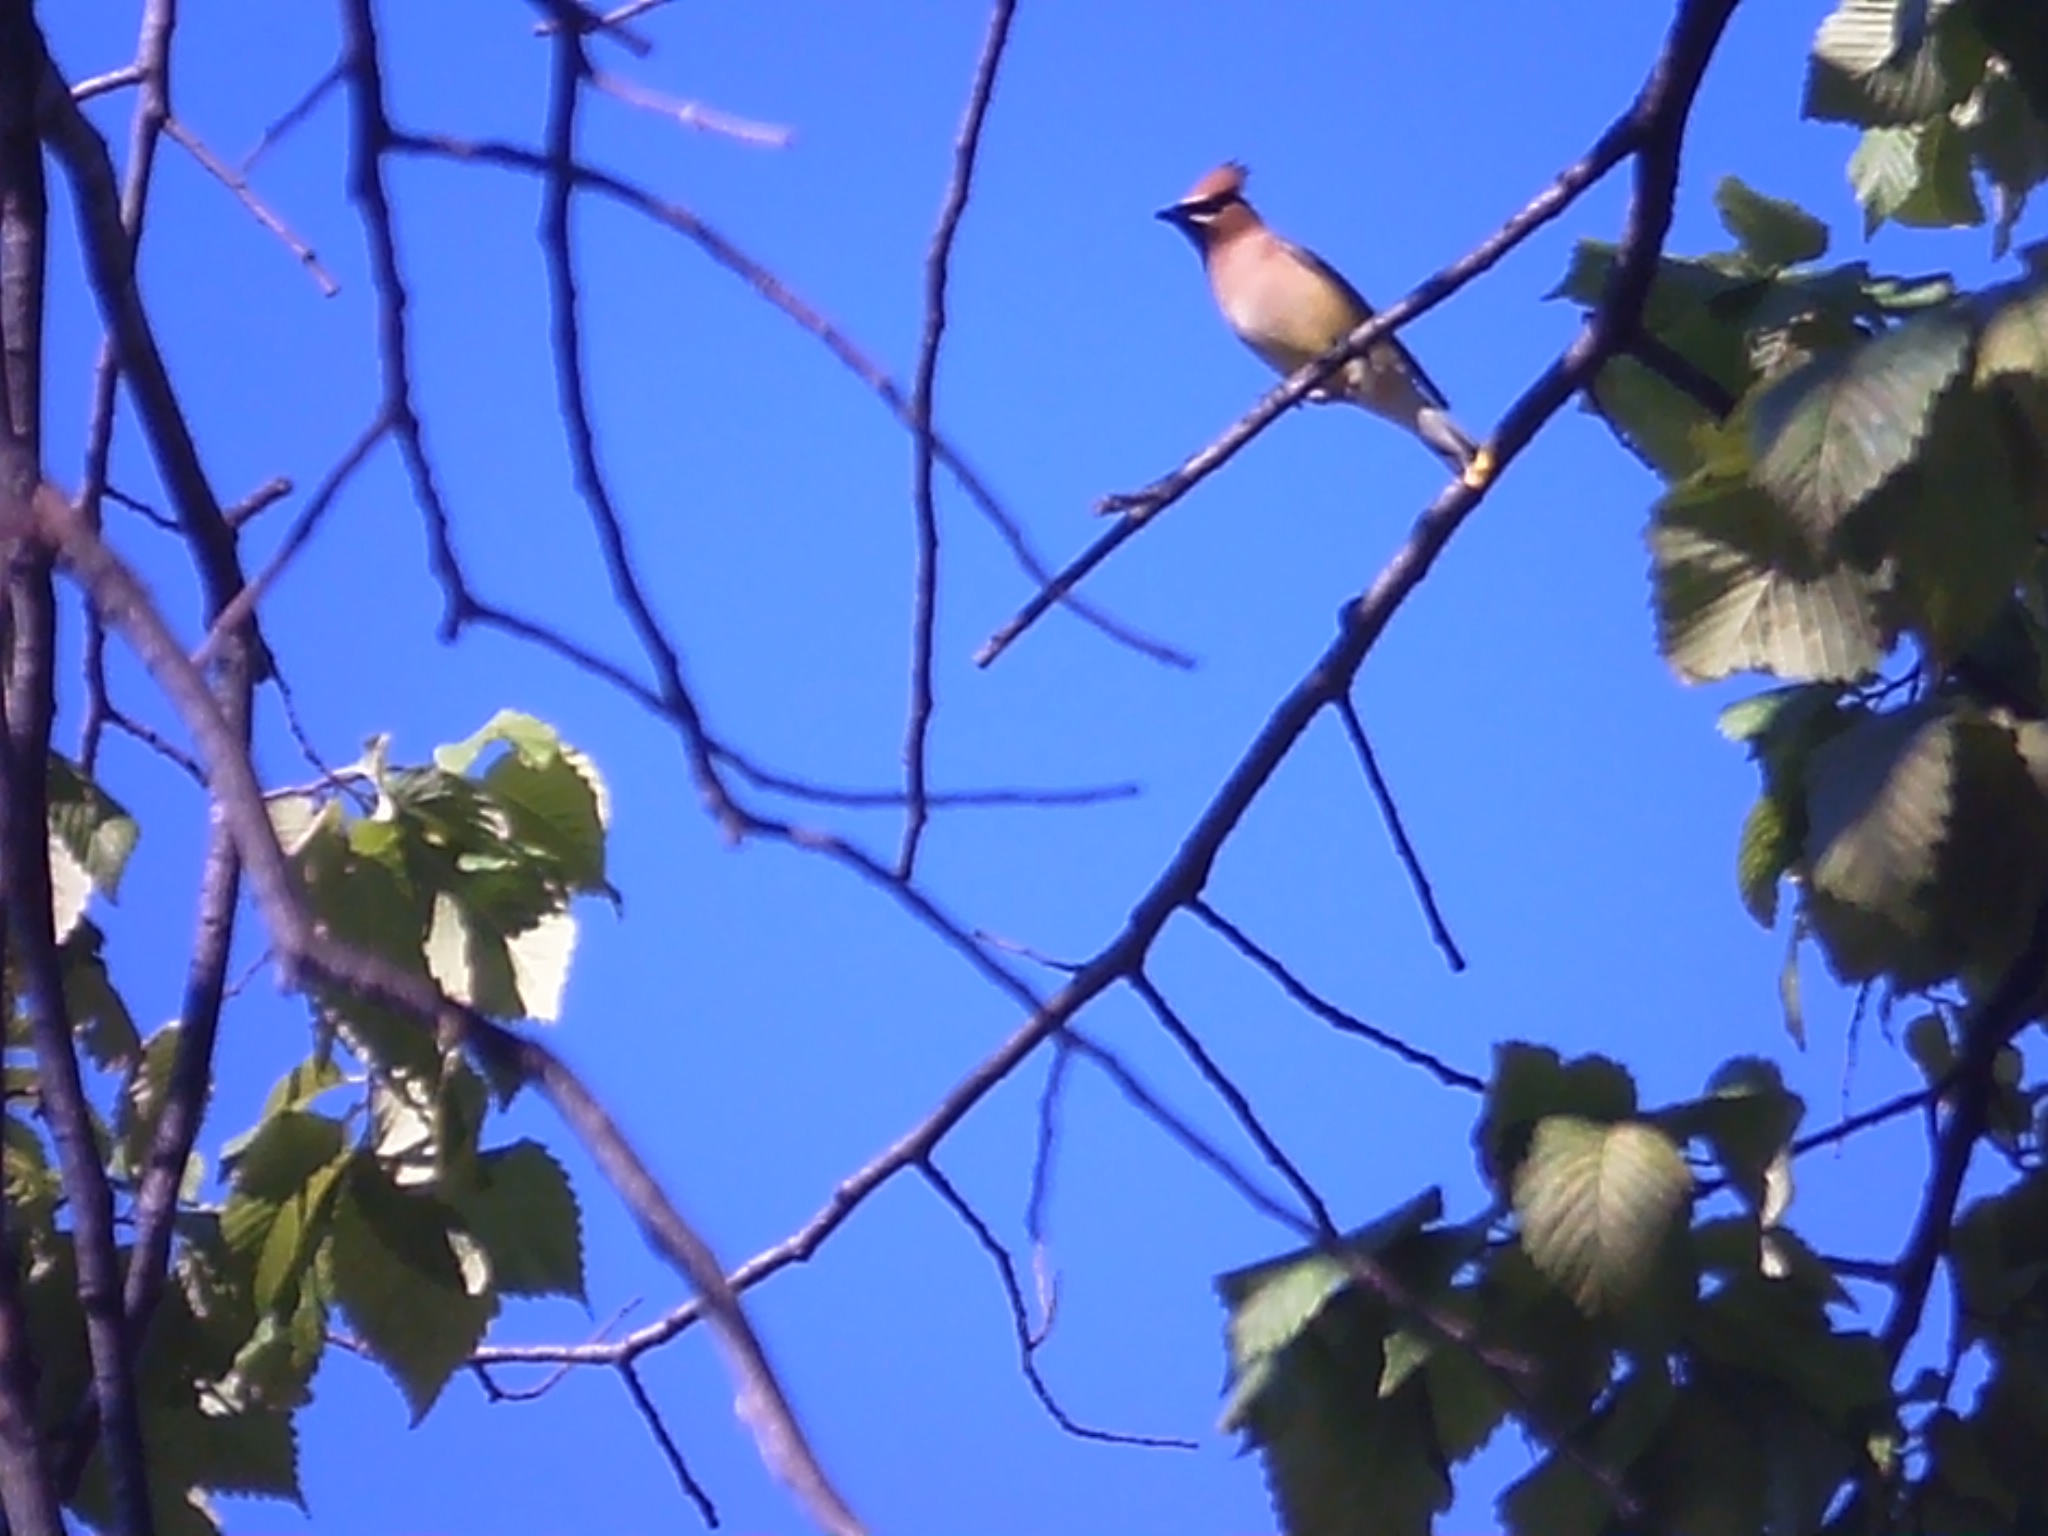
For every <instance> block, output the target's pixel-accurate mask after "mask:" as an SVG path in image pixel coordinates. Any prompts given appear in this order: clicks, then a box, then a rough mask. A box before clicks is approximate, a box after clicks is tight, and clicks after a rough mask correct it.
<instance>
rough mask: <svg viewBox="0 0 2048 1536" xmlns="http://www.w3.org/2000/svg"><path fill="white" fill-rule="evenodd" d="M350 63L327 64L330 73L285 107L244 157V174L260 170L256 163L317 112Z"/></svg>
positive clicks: (340, 80) (337, 61)
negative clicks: (281, 113)
mask: <svg viewBox="0 0 2048 1536" xmlns="http://www.w3.org/2000/svg"><path fill="white" fill-rule="evenodd" d="M345 72H346V65H345V64H344V63H343V61H341V60H339V59H337V60H335V62H334V63H332V64H330V65H328V66H327V72H326V73H325V74H324V75H322V76H321V77H320V78H319V79H318V80H315V81H314V82H313V83H312V85H311V86H309V87H308V88H307V90H306V93H305V94H304V95H303V96H301V97H300V98H299V99H298V100H297V101H295V102H293V103H292V104H291V105H290V106H289V107H286V108H285V110H284V115H283V116H281V117H279V118H278V119H277V120H276V121H275V122H273V123H272V124H271V125H270V126H269V127H268V128H265V129H264V130H263V133H262V135H261V136H260V137H259V138H258V139H257V140H256V147H255V148H254V149H252V150H250V151H249V153H248V154H246V155H244V156H242V174H243V175H244V176H246V175H248V174H249V173H250V172H251V171H253V170H255V169H256V162H257V161H258V160H261V159H262V158H263V157H264V156H265V155H267V154H269V153H270V151H271V150H273V149H275V148H276V147H277V145H278V143H279V142H280V141H281V140H282V139H283V138H284V136H285V135H286V134H288V133H290V132H291V131H292V130H293V129H294V128H296V127H298V126H299V124H301V123H303V122H304V121H305V120H306V119H307V118H309V117H311V116H312V115H313V111H314V109H315V108H316V107H318V106H319V105H320V103H321V102H322V101H324V100H325V99H326V97H327V93H328V92H329V91H331V90H333V89H334V88H335V87H336V86H337V85H339V84H341V82H342V78H343V75H344V74H345Z"/></svg>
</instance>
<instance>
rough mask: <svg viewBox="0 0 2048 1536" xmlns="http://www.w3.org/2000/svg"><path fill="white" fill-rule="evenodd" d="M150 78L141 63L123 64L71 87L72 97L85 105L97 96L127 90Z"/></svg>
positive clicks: (81, 104)
mask: <svg viewBox="0 0 2048 1536" xmlns="http://www.w3.org/2000/svg"><path fill="white" fill-rule="evenodd" d="M148 78H149V72H148V70H147V69H146V68H145V67H144V66H142V65H140V64H123V65H122V66H121V67H120V68H119V69H110V70H108V71H107V72H106V73H105V74H104V75H93V76H92V77H91V78H89V79H85V80H81V81H79V82H78V83H77V84H76V85H74V86H72V87H71V99H72V100H73V101H75V102H77V103H78V104H79V105H80V106H84V105H85V104H86V103H87V102H88V101H91V100H92V99H93V97H95V96H105V95H108V94H110V93H111V92H114V91H125V90H127V89H128V87H129V86H131V85H140V84H142V82H143V81H144V80H146V79H148Z"/></svg>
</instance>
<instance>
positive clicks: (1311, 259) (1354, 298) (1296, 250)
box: [1275, 236, 1451, 411]
mask: <svg viewBox="0 0 2048 1536" xmlns="http://www.w3.org/2000/svg"><path fill="white" fill-rule="evenodd" d="M1275 238H1276V239H1277V238H1279V237H1277V236H1276V237H1275ZM1280 243H1281V244H1282V245H1284V246H1285V247H1287V249H1288V250H1289V251H1291V252H1292V253H1293V254H1294V255H1296V256H1298V257H1300V258H1301V260H1302V261H1304V262H1306V263H1307V264H1308V265H1309V266H1311V267H1313V268H1314V269H1315V270H1316V271H1318V272H1320V273H1322V275H1323V276H1324V277H1327V278H1328V279H1329V280H1330V281H1331V282H1333V283H1335V284H1336V285H1337V287H1338V288H1339V289H1341V290H1342V291H1343V293H1344V295H1345V296H1346V297H1347V298H1349V299H1350V300H1351V302H1352V303H1353V304H1356V305H1357V306H1358V312H1359V313H1360V314H1362V315H1364V316H1366V317H1367V318H1368V319H1370V318H1371V317H1372V316H1373V314H1374V313H1376V311H1375V310H1374V309H1373V307H1372V306H1371V305H1370V304H1368V303H1366V302H1365V296H1364V295H1363V294H1361V293H1360V292H1359V291H1358V290H1357V289H1356V288H1354V287H1352V286H1351V281H1350V279H1349V278H1347V277H1345V275H1344V274H1343V273H1342V272H1339V271H1338V270H1337V269H1336V268H1335V267H1333V266H1331V265H1330V264H1329V263H1328V262H1327V261H1325V260H1323V258H1322V257H1320V256H1318V255H1317V254H1316V253H1315V252H1314V251H1312V250H1310V249H1309V248H1308V247H1307V246H1305V245H1296V244H1295V243H1294V242H1293V241H1292V240H1286V239H1282V240H1280ZM1375 345H1376V346H1384V347H1391V348H1392V349H1393V351H1394V353H1395V355H1396V356H1398V357H1399V358H1400V359H1401V365H1402V366H1403V367H1404V368H1406V369H1407V370H1408V373H1409V376H1410V377H1411V378H1413V379H1414V380H1415V387H1416V388H1417V389H1418V390H1420V391H1421V392H1422V400H1423V404H1425V405H1433V406H1435V407H1436V408H1437V409H1438V410H1440V411H1447V410H1449V409H1450V408H1451V402H1450V401H1448V400H1446V399H1445V398H1444V392H1443V391H1442V390H1440V389H1438V388H1437V387H1436V380H1434V379H1432V378H1431V377H1430V376H1429V375H1428V374H1427V373H1425V372H1423V369H1422V364H1421V363H1419V362H1418V361H1416V358H1415V354H1414V353H1413V352H1410V351H1409V350H1408V349H1407V348H1406V347H1404V346H1403V345H1401V338H1400V337H1398V336H1388V337H1385V338H1383V339H1382V340H1380V341H1379V342H1377V343H1375Z"/></svg>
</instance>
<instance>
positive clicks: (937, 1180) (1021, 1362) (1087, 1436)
mask: <svg viewBox="0 0 2048 1536" xmlns="http://www.w3.org/2000/svg"><path fill="white" fill-rule="evenodd" d="M918 1172H919V1173H921V1174H923V1175H924V1181H925V1182H926V1183H927V1184H929V1185H931V1187H932V1188H933V1190H934V1191H936V1192H937V1194H938V1197H939V1198H940V1199H941V1200H943V1201H944V1202H945V1203H946V1207H947V1209H949V1210H951V1211H952V1213H953V1214H954V1215H955V1216H957V1217H959V1218H960V1220H961V1222H962V1223H963V1224H964V1225H965V1226H966V1228H967V1230H968V1231H970V1232H972V1233H973V1234H974V1240H975V1241H976V1242H978V1243H980V1244H981V1248H982V1251H983V1252H984V1253H986V1254H987V1255H988V1256H989V1260H990V1262H991V1263H993V1264H994V1265H995V1267H996V1278H997V1279H998V1280H1000V1281H1001V1282H1002V1287H1003V1297H1004V1299H1005V1300H1006V1301H1007V1302H1008V1303H1009V1307H1010V1331H1011V1332H1012V1334H1014V1335H1015V1337H1016V1340H1017V1368H1018V1369H1019V1370H1021V1371H1022V1372H1023V1373H1024V1380H1025V1382H1026V1383H1027V1384H1028V1385H1029V1386H1030V1388H1031V1395H1032V1396H1033V1397H1035V1398H1037V1399H1038V1403H1039V1406H1040V1407H1041V1408H1043V1409H1044V1410H1045V1412H1046V1416H1047V1417H1048V1418H1050V1419H1051V1420H1052V1421H1053V1423H1055V1424H1057V1425H1059V1427H1060V1428H1061V1429H1063V1430H1065V1431H1066V1432H1067V1433H1068V1434H1070V1435H1072V1436H1073V1437H1074V1438H1075V1439H1077V1440H1097V1441H1101V1442H1103V1443H1105V1444H1108V1445H1136V1446H1143V1447H1147V1448H1150V1449H1158V1450H1174V1451H1193V1450H1199V1449H1200V1448H1201V1447H1200V1446H1198V1445H1197V1444H1196V1443H1195V1442H1194V1441H1192V1440H1182V1439H1179V1438H1177V1437H1175V1436H1171V1435H1138V1434H1131V1433H1128V1432H1125V1431H1121V1430H1113V1429H1095V1428H1092V1427H1090V1426H1089V1425H1086V1424H1083V1423H1081V1422H1079V1421H1078V1420H1076V1419H1075V1418H1074V1417H1073V1415H1071V1414H1070V1413H1068V1412H1067V1410H1066V1409H1065V1408H1063V1407H1062V1406H1061V1405H1060V1402H1059V1399H1058V1398H1056V1397H1055V1396H1054V1395H1053V1391H1052V1388H1051V1387H1050V1386H1049V1385H1048V1384H1047V1383H1046V1380H1045V1376H1044V1374H1043V1373H1042V1372H1040V1370H1039V1369H1038V1340H1037V1339H1035V1338H1034V1337H1033V1335H1032V1332H1031V1322H1030V1318H1029V1316H1028V1314H1027V1311H1026V1308H1025V1304H1024V1288H1023V1286H1021V1285H1020V1284H1018V1281H1017V1261H1016V1260H1015V1259H1013V1258H1012V1257H1011V1256H1010V1251H1009V1249H1007V1248H1005V1247H1004V1246H1003V1245H1002V1243H1001V1242H999V1241H998V1240H997V1238H996V1235H995V1233H994V1232H992V1231H990V1230H989V1225H988V1223H987V1222H986V1221H984V1220H982V1218H981V1214H980V1213H979V1212H978V1211H976V1210H975V1209H974V1207H973V1206H972V1205H971V1204H969V1203H968V1200H967V1197H966V1196H965V1195H963V1194H961V1193H960V1191H959V1189H958V1188H957V1187H955V1185H954V1184H953V1181H952V1180H951V1179H949V1178H947V1177H946V1176H945V1174H943V1173H941V1172H940V1171H939V1168H938V1165H937V1164H936V1163H934V1162H932V1161H931V1160H930V1159H929V1158H927V1159H925V1160H924V1161H923V1162H921V1163H920V1164H919V1165H918Z"/></svg>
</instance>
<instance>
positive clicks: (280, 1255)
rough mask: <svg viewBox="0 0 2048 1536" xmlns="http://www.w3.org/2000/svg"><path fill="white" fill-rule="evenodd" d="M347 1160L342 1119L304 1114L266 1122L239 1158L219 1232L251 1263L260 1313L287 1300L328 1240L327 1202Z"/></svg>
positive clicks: (231, 1247) (236, 1252) (235, 1164)
mask: <svg viewBox="0 0 2048 1536" xmlns="http://www.w3.org/2000/svg"><path fill="white" fill-rule="evenodd" d="M348 1162H349V1159H348V1154H347V1152H346V1150H345V1145H344V1140H343V1130H342V1126H341V1122H339V1121H338V1120H333V1119H330V1118H328V1117H327V1116H325V1115H315V1114H309V1113H307V1112H305V1111H303V1110H292V1111H288V1112H286V1113H284V1114H280V1115H275V1116H273V1117H271V1118H270V1119H268V1120H266V1121H265V1122H264V1123H263V1125H262V1126H261V1128H260V1129H258V1131H257V1132H256V1134H255V1136H254V1137H253V1138H252V1139H251V1140H250V1141H249V1143H248V1144H247V1146H246V1147H244V1148H243V1149H242V1151H241V1152H240V1154H239V1155H238V1156H237V1157H236V1158H235V1160H234V1180H235V1187H234V1191H233V1193H232V1194H230V1195H229V1196H228V1200H227V1204H226V1205H225V1206H224V1207H223V1208H222V1211H221V1235H222V1237H223V1238H224V1239H225V1240H226V1242H227V1245H228V1247H229V1249H230V1250H231V1251H233V1252H234V1253H235V1254H236V1255H237V1256H238V1257H239V1258H241V1259H242V1260H243V1261H244V1262H246V1263H248V1264H250V1265H251V1266H252V1270H253V1275H254V1282H253V1290H252V1295H253V1298H254V1301H255V1305H256V1307H257V1309H258V1310H259V1311H269V1310H271V1309H272V1308H274V1307H276V1306H279V1305H280V1304H282V1303H284V1302H287V1301H289V1300H290V1298H291V1296H292V1294H293V1292H294V1291H295V1289H296V1287H297V1285H298V1280H299V1276H300V1274H301V1273H302V1272H303V1271H304V1269H305V1266H306V1265H307V1264H308V1263H310V1262H311V1260H312V1257H313V1253H314V1250H315V1249H316V1248H317V1247H318V1246H319V1245H320V1243H321V1242H323V1241H324V1240H325V1239H326V1236H327V1232H328V1227H329V1224H330V1221H331V1220H332V1216H331V1210H330V1202H331V1199H332V1196H333V1194H334V1191H335V1186H336V1184H337V1182H338V1180H339V1179H340V1177H341V1174H342V1173H343V1171H344V1170H345V1169H346V1168H347V1167H348Z"/></svg>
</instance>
